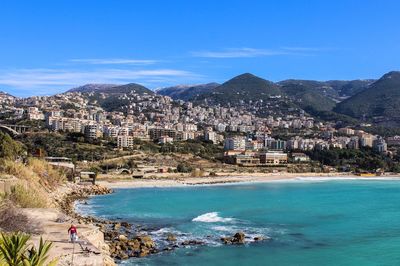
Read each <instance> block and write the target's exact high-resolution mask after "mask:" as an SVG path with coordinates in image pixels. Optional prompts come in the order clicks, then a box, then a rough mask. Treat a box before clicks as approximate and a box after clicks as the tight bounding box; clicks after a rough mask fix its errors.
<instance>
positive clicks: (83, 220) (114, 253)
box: [55, 184, 265, 261]
mask: <svg viewBox="0 0 400 266" xmlns="http://www.w3.org/2000/svg"><path fill="white" fill-rule="evenodd" d="M109 193H112V190H111V189H109V188H107V187H103V186H99V185H76V184H69V186H68V189H67V191H66V192H64V193H61V194H60V195H57V197H55V201H56V202H57V204H58V205H59V206H60V208H61V210H62V211H63V212H64V213H65V214H66V215H68V216H69V217H72V218H73V219H74V220H76V221H77V223H78V224H92V225H95V226H97V227H98V228H99V230H100V231H101V232H102V233H103V235H104V239H103V241H104V242H105V244H106V247H103V248H102V250H103V251H104V253H105V254H106V255H107V256H110V257H111V258H112V259H114V260H117V261H120V260H126V259H128V258H130V257H145V256H148V255H150V254H155V253H159V252H167V251H172V250H174V249H177V248H180V247H184V246H196V245H205V244H206V243H205V242H204V241H202V240H198V239H186V240H183V241H179V240H178V239H177V236H176V235H174V234H172V233H167V234H166V235H165V236H164V239H163V241H162V242H163V243H156V241H155V240H154V239H153V238H152V237H151V236H150V235H148V232H149V231H150V229H148V228H144V227H142V226H140V225H138V224H136V225H133V224H130V223H128V222H124V221H110V220H104V219H98V218H96V217H91V216H83V215H81V214H79V213H76V212H75V208H74V206H75V202H76V201H82V202H85V200H86V199H87V198H88V197H89V196H91V195H105V194H109ZM246 239H247V238H246V237H245V235H244V233H242V232H237V233H236V234H235V235H234V236H232V237H229V236H228V237H221V238H220V241H221V243H222V244H227V245H229V244H245V243H246V242H248V241H247V240H246ZM263 240H265V238H263V237H261V236H260V237H256V238H254V239H252V241H251V242H257V241H263Z"/></svg>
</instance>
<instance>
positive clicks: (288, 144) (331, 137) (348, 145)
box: [0, 91, 400, 165]
mask: <svg viewBox="0 0 400 266" xmlns="http://www.w3.org/2000/svg"><path fill="white" fill-rule="evenodd" d="M107 97H109V95H107V94H104V93H97V94H95V93H93V92H91V93H81V92H68V93H63V94H59V95H54V96H34V97H29V98H15V97H12V96H10V95H8V94H4V93H3V94H1V93H0V105H1V106H2V110H1V111H0V114H1V115H2V117H8V118H9V119H28V120H43V121H45V126H46V128H47V129H48V130H50V131H62V132H79V133H82V134H84V136H85V137H86V138H88V139H97V138H111V139H116V143H117V145H118V147H119V148H130V147H133V146H134V143H135V139H142V140H152V141H157V142H158V143H162V144H165V143H170V142H174V141H182V140H190V139H202V140H206V141H210V142H213V143H223V144H224V149H225V158H226V161H227V162H231V163H237V164H249V165H270V164H274V165H281V164H285V163H287V159H288V158H287V154H286V153H287V152H289V153H291V154H292V155H293V154H294V155H295V156H294V157H296V158H295V160H297V161H301V162H304V161H307V160H308V159H307V156H305V155H304V153H302V152H304V151H309V150H313V149H321V150H323V149H331V148H340V149H359V148H361V147H371V148H373V149H374V150H376V151H378V152H386V151H387V146H388V144H389V145H399V144H400V137H391V138H388V139H387V142H386V140H385V139H383V138H381V137H379V136H375V135H371V134H368V133H366V132H364V131H361V130H354V129H351V128H340V129H337V130H336V129H335V128H334V125H333V124H330V123H322V122H316V121H314V119H313V118H312V117H310V116H308V115H307V114H306V113H305V112H304V111H303V110H298V111H297V113H296V112H291V113H289V114H286V115H281V116H273V115H269V116H267V117H258V116H257V115H256V114H255V112H252V111H251V110H248V108H241V107H240V106H239V107H235V108H234V107H220V106H214V107H208V106H194V105H193V104H192V103H191V102H184V101H173V100H172V99H171V98H170V97H168V96H161V95H157V94H148V93H136V92H134V91H132V92H131V93H128V94H120V95H118V96H113V97H114V98H113V99H114V100H115V101H116V102H118V103H120V105H118V106H117V108H110V106H109V105H105V104H104V102H102V101H104V100H106V99H108V98H107ZM109 104H110V103H109ZM112 104H114V103H113V102H111V105H112ZM274 130H275V131H276V130H283V131H284V130H291V131H292V132H293V131H297V132H299V134H296V135H291V136H290V137H289V138H288V137H286V138H285V139H279V138H272V137H271V133H272V132H273V131H274ZM292 157H293V156H292Z"/></svg>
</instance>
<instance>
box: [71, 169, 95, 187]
mask: <svg viewBox="0 0 400 266" xmlns="http://www.w3.org/2000/svg"><path fill="white" fill-rule="evenodd" d="M96 176H97V174H96V173H95V172H87V171H84V172H80V174H79V180H76V181H78V182H80V183H82V182H90V183H92V184H93V185H95V184H96Z"/></svg>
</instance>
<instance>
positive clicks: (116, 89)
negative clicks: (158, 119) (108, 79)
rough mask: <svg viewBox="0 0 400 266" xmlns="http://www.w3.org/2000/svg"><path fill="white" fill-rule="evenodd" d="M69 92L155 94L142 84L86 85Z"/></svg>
mask: <svg viewBox="0 0 400 266" xmlns="http://www.w3.org/2000/svg"><path fill="white" fill-rule="evenodd" d="M67 92H82V93H87V92H98V93H109V94H123V93H130V92H136V93H139V94H141V93H147V94H154V92H153V91H152V90H150V89H148V88H146V87H144V86H142V85H140V84H136V83H129V84H125V85H115V84H86V85H83V86H80V87H77V88H73V89H71V90H68V91H67Z"/></svg>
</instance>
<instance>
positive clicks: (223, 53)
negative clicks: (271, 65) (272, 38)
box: [192, 48, 286, 58]
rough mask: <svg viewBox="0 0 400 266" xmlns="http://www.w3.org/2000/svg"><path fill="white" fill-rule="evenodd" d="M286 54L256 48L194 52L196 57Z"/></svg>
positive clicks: (281, 51)
mask: <svg viewBox="0 0 400 266" xmlns="http://www.w3.org/2000/svg"><path fill="white" fill-rule="evenodd" d="M283 54H286V52H285V51H283V50H269V49H255V48H232V49H225V50H222V51H197V52H192V55H193V56H195V57H207V58H241V57H259V56H274V55H283Z"/></svg>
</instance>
